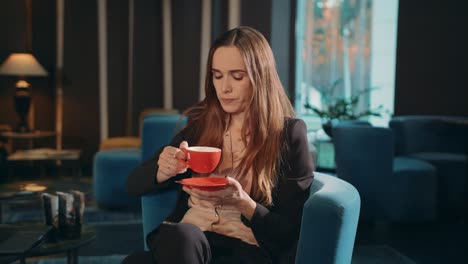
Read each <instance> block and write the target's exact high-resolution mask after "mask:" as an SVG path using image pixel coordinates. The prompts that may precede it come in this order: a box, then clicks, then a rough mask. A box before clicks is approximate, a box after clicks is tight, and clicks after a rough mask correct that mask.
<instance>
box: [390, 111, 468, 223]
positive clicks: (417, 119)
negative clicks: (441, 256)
mask: <svg viewBox="0 0 468 264" xmlns="http://www.w3.org/2000/svg"><path fill="white" fill-rule="evenodd" d="M390 128H391V129H392V130H393V132H394V134H395V151H396V155H397V156H399V157H406V158H413V159H419V160H422V161H426V162H429V163H430V164H432V165H433V166H434V167H435V168H436V169H437V181H438V185H439V189H438V197H437V200H438V210H439V216H441V217H446V216H457V215H461V214H462V213H463V206H465V208H466V207H467V205H468V204H467V203H466V200H467V198H468V197H467V193H466V192H467V191H466V184H467V178H468V118H466V117H453V116H451V117H449V116H399V117H394V118H392V120H391V121H390Z"/></svg>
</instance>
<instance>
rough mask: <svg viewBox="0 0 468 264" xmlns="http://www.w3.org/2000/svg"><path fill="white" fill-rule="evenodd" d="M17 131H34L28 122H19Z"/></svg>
mask: <svg viewBox="0 0 468 264" xmlns="http://www.w3.org/2000/svg"><path fill="white" fill-rule="evenodd" d="M15 132H17V133H30V132H33V131H32V130H31V129H29V127H28V125H27V124H19V125H18V127H16V129H15Z"/></svg>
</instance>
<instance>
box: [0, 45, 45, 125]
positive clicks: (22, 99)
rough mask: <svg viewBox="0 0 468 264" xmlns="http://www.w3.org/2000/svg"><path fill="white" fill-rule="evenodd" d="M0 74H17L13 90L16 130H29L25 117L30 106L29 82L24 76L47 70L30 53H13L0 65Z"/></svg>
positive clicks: (41, 73)
mask: <svg viewBox="0 0 468 264" xmlns="http://www.w3.org/2000/svg"><path fill="white" fill-rule="evenodd" d="M0 74H2V75H12V76H18V77H19V80H18V81H17V82H16V92H15V98H14V99H15V110H16V112H17V113H18V115H19V117H20V122H19V125H18V127H17V129H16V130H17V131H18V132H29V131H30V129H29V126H28V123H27V121H26V117H27V115H28V112H29V108H30V106H31V84H29V83H28V82H27V81H26V79H25V77H27V76H47V75H48V73H47V71H46V70H45V69H44V68H43V67H42V65H41V64H40V63H39V62H38V61H37V60H36V58H35V57H34V55H32V54H30V53H13V54H11V55H10V56H8V58H7V59H6V60H5V62H4V63H3V64H2V65H1V66H0Z"/></svg>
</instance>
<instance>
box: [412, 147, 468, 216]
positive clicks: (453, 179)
mask: <svg viewBox="0 0 468 264" xmlns="http://www.w3.org/2000/svg"><path fill="white" fill-rule="evenodd" d="M408 156H409V157H411V158H417V159H420V160H424V161H427V162H429V163H431V164H432V165H433V166H434V167H435V168H436V169H437V175H438V188H439V189H438V197H439V198H438V200H439V201H438V203H439V211H440V213H439V215H440V216H442V217H444V216H457V215H461V214H462V213H463V210H461V208H464V206H465V203H466V194H465V192H466V177H467V175H468V172H467V168H468V158H467V156H466V155H464V154H457V153H442V152H423V153H414V154H411V155H408Z"/></svg>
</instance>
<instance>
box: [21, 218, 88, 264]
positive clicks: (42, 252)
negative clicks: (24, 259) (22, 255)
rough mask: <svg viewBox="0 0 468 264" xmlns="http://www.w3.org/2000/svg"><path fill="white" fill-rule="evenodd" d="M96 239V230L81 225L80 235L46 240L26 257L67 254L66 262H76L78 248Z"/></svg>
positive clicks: (70, 263)
mask: <svg viewBox="0 0 468 264" xmlns="http://www.w3.org/2000/svg"><path fill="white" fill-rule="evenodd" d="M95 239H96V232H95V230H94V228H92V227H90V226H86V225H84V226H82V230H81V237H80V238H76V239H67V240H59V241H58V242H46V243H43V244H41V245H39V246H38V247H35V248H33V249H32V250H31V251H30V252H29V253H28V257H38V256H47V255H54V254H59V253H66V254H67V263H68V264H78V250H79V249H80V248H82V247H84V246H86V245H88V244H90V243H91V242H93V241H94V240H95Z"/></svg>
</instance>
